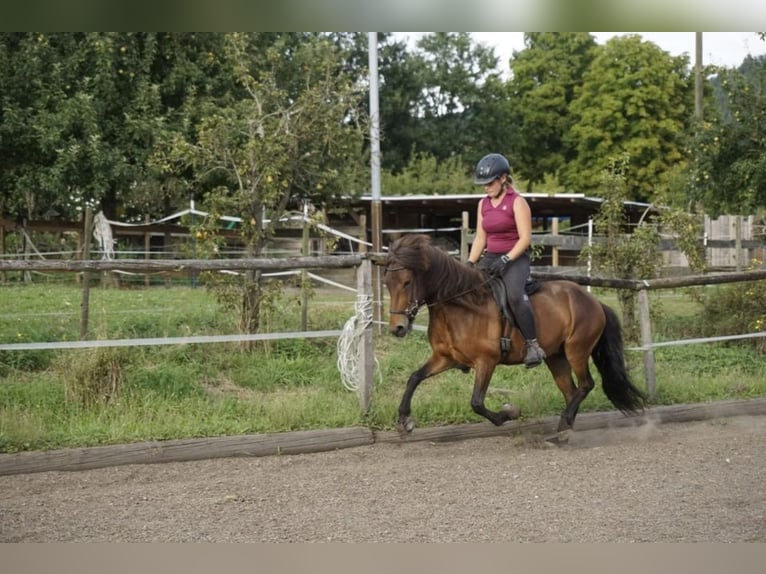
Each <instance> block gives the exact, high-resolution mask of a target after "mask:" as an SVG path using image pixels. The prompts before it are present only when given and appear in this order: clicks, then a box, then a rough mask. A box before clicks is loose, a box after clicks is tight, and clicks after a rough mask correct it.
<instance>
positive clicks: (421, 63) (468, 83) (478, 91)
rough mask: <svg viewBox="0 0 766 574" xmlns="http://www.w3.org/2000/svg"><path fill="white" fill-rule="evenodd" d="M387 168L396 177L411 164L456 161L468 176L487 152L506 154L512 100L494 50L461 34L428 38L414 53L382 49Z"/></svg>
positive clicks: (394, 45) (388, 45)
mask: <svg viewBox="0 0 766 574" xmlns="http://www.w3.org/2000/svg"><path fill="white" fill-rule="evenodd" d="M380 54H381V58H380V75H381V86H380V115H381V132H382V142H381V164H382V167H383V168H384V169H387V170H389V171H391V172H392V173H394V174H397V173H399V172H401V171H402V170H403V169H405V167H406V166H407V165H408V164H409V163H410V160H411V157H412V156H415V155H417V154H426V155H428V156H432V157H434V158H436V160H437V162H439V163H441V162H444V161H446V160H448V159H449V158H453V157H454V156H460V157H462V158H464V160H465V162H466V163H465V166H464V171H466V172H467V171H469V169H470V168H472V167H473V166H474V165H475V162H476V161H478V158H479V157H481V156H482V155H484V154H485V153H488V151H487V150H492V151H498V150H499V151H505V152H506V153H507V152H508V149H509V147H508V143H507V142H508V138H509V134H510V133H512V132H510V131H509V130H508V122H507V121H506V119H507V115H508V109H507V96H506V90H505V87H504V83H503V81H502V79H501V77H500V72H499V70H498V67H497V63H498V60H497V56H495V54H494V50H493V49H492V48H488V47H485V46H483V45H480V44H476V43H474V41H473V40H472V38H471V36H470V35H469V34H467V33H465V32H460V33H444V32H439V33H432V34H426V35H424V36H423V37H421V38H420V39H419V40H418V43H417V49H416V50H415V51H414V53H410V52H408V51H407V49H406V46H405V45H404V44H403V43H401V42H398V43H397V42H393V43H391V42H387V43H384V44H382V45H381V48H380Z"/></svg>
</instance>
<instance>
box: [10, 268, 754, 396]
mask: <svg viewBox="0 0 766 574" xmlns="http://www.w3.org/2000/svg"><path fill="white" fill-rule="evenodd" d="M381 258H382V255H381V254H374V253H371V254H364V255H338V256H321V257H294V258H286V259H269V258H261V259H258V258H255V259H252V258H251V259H211V260H197V259H187V260H129V259H119V260H97V261H96V260H69V261H62V260H55V261H54V260H50V261H29V260H20V261H6V260H0V271H69V272H91V271H114V270H118V269H120V270H129V271H135V272H156V271H169V270H172V271H180V270H197V271H215V270H219V271H223V270H229V271H232V270H240V271H243V270H248V269H260V270H264V271H275V270H287V269H328V268H344V267H356V268H357V295H358V296H365V297H369V298H371V299H372V300H375V293H376V292H377V293H379V292H380V291H379V290H378V289H374V288H373V287H374V286H373V279H372V264H373V263H379V262H380V261H381ZM532 275H533V277H535V278H536V279H539V280H553V279H566V280H569V281H574V282H576V283H579V284H581V285H586V286H594V287H606V288H611V289H629V290H632V291H637V293H638V301H639V321H640V331H641V345H642V346H641V351H642V353H643V363H644V376H645V380H646V388H647V391H648V394H649V396H650V397H651V398H653V397H654V396H655V395H656V386H657V380H656V373H655V361H654V349H655V348H656V347H659V346H661V345H663V344H662V343H660V344H658V343H654V342H653V341H652V326H651V319H650V312H649V311H650V308H649V296H648V292H649V291H650V290H656V289H674V288H678V287H690V286H701V285H715V284H724V283H735V282H748V281H759V280H766V269H759V270H754V271H744V272H737V273H715V274H707V275H690V276H685V277H673V278H663V279H648V280H627V279H607V278H601V277H590V276H586V275H559V274H555V273H544V272H535V271H533V272H532ZM84 283H87V281H85V282H84ZM86 297H87V290H86V289H85V290H84V291H83V299H84V300H83V307H85V308H86V307H87V299H86ZM378 297H379V296H378ZM286 335H287V336H288V337H294V338H301V337H306V336H307V334H306V333H295V334H286ZM748 336H766V333H755V334H749V335H742V336H741V337H740V338H742V337H748ZM232 337H238V338H240V339H244V338H247V337H258V335H252V336H248V335H236V336H232ZM735 337H736V336H735ZM735 337H732V338H735ZM158 341H159V340H158ZM201 342H202V341H201ZM205 342H208V341H205ZM699 342H705V340H700V339H696V340H692V341H689V343H699ZM677 343H680V342H677ZM17 347H18V345H15V344H8V345H0V350H14V349H15V348H17ZM360 349H361V351H360V355H361V356H360V357H359V358H358V359H359V373H360V381H359V386H360V390H359V400H360V406H361V408H362V410H366V409H367V408H368V406H369V404H370V399H371V389H372V384H373V376H374V373H373V367H374V360H375V359H374V350H373V349H374V346H373V329H372V326H369V327H367V328H366V329H365V331H364V334H363V342H362V345H360Z"/></svg>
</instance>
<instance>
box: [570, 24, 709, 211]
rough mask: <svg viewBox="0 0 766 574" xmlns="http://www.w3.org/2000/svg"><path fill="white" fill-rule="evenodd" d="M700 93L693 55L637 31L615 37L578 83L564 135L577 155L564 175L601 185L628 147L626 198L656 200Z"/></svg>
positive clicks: (575, 183) (576, 185)
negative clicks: (692, 71) (694, 78)
mask: <svg viewBox="0 0 766 574" xmlns="http://www.w3.org/2000/svg"><path fill="white" fill-rule="evenodd" d="M693 93H694V92H693V90H692V78H691V75H690V73H689V70H688V58H687V57H686V56H679V57H674V56H671V55H669V54H668V53H667V52H665V51H664V50H662V49H660V48H659V47H658V46H657V45H655V44H653V43H652V42H643V41H641V38H640V36H638V35H627V36H619V37H615V38H612V39H611V40H609V41H608V42H607V43H606V44H605V45H604V46H603V47H602V48H600V49H599V50H598V51H597V52H596V57H595V59H594V60H593V62H592V64H591V66H590V68H589V69H588V71H587V72H586V73H585V76H584V78H583V83H582V85H581V86H580V87H579V88H577V89H576V96H575V99H574V100H573V101H572V104H571V107H570V113H571V128H570V130H569V132H568V134H567V135H566V136H565V144H566V145H568V146H570V147H571V149H572V150H573V151H574V153H575V155H574V156H573V158H572V160H571V161H570V162H568V163H567V164H565V165H564V166H563V168H562V169H561V171H560V179H561V182H562V183H564V184H565V185H566V186H567V187H568V188H571V189H573V190H577V191H582V192H595V191H596V190H597V189H598V187H599V185H600V178H599V174H600V173H601V172H602V171H603V170H604V169H605V168H606V167H607V166H608V162H609V161H610V160H609V158H611V157H619V156H620V155H621V154H627V155H628V156H629V158H630V166H629V169H628V171H627V172H626V178H627V180H626V185H627V199H630V200H639V201H651V200H653V198H654V196H655V193H656V190H657V189H658V187H660V188H664V187H665V184H666V180H667V178H668V174H669V171H670V170H671V168H673V166H674V165H677V164H678V163H679V162H681V161H682V160H683V156H682V153H681V149H682V141H683V135H684V133H685V130H686V129H687V127H688V124H689V122H690V121H691V116H692V114H691V113H690V110H692V109H693V106H692V103H693V99H692V98H693Z"/></svg>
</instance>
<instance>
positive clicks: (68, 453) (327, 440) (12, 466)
mask: <svg viewBox="0 0 766 574" xmlns="http://www.w3.org/2000/svg"><path fill="white" fill-rule="evenodd" d="M373 440H374V439H373V436H372V432H371V431H370V429H368V428H364V427H351V428H342V429H327V430H310V431H292V432H284V433H274V434H252V435H237V436H227V437H210V438H193V439H176V440H167V441H152V442H140V443H130V444H119V445H107V446H97V447H90V448H67V449H58V450H50V451H36V452H19V453H13V454H2V455H0V476H2V475H8V474H26V473H32V472H47V471H52V470H87V469H93V468H102V467H106V466H117V465H122V464H150V463H158V462H185V461H192V460H202V459H211V458H222V457H231V456H269V455H275V454H300V453H309V452H321V451H326V450H335V449H339V448H348V447H352V446H363V445H369V444H372V443H373Z"/></svg>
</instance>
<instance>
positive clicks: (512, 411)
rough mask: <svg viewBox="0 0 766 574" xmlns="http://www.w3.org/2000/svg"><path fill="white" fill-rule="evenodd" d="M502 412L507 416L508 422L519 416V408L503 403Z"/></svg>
mask: <svg viewBox="0 0 766 574" xmlns="http://www.w3.org/2000/svg"><path fill="white" fill-rule="evenodd" d="M502 411H503V412H504V413H505V414H506V415H508V419H509V420H516V419H517V418H519V417H520V416H521V408H520V407H519V406H518V405H512V404H510V403H505V404H504V405H503V408H502Z"/></svg>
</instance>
